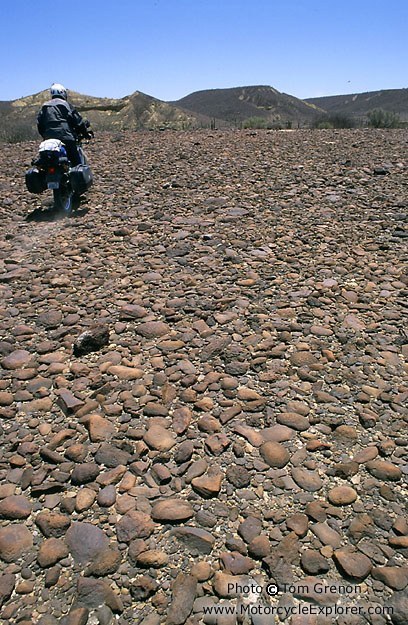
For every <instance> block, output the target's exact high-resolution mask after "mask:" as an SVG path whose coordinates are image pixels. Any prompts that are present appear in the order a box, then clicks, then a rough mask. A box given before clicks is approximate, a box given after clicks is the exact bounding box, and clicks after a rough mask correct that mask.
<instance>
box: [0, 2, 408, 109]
mask: <svg viewBox="0 0 408 625" xmlns="http://www.w3.org/2000/svg"><path fill="white" fill-rule="evenodd" d="M0 10H1V12H0V28H1V30H0V34H1V36H0V58H1V60H2V67H1V71H0V100H11V99H16V98H19V97H22V96H25V95H29V94H32V93H37V92H38V91H41V90H42V89H46V88H48V87H49V86H50V84H51V83H52V82H55V81H56V82H60V83H62V84H64V85H65V87H67V88H68V89H71V90H74V91H79V92H81V93H84V94H89V95H94V96H107V97H112V98H118V97H123V96H125V95H128V94H130V93H133V92H134V91H142V92H144V93H147V94H148V95H151V96H154V97H156V98H159V99H161V100H176V99H179V98H181V97H183V96H185V95H187V94H189V93H191V92H193V91H198V90H201V89H217V88H226V87H237V86H245V85H270V86H272V87H274V88H275V89H277V90H278V91H282V92H285V93H289V94H291V95H294V96H296V97H299V98H307V97H316V96H320V95H336V94H344V93H360V92H363V91H374V90H377V89H399V88H403V87H408V80H407V65H408V53H407V24H408V2H407V0H388V1H387V2H384V0H382V1H379V0H335V1H333V0H245V1H244V0H82V1H79V0H52V1H51V0H1V1H0Z"/></svg>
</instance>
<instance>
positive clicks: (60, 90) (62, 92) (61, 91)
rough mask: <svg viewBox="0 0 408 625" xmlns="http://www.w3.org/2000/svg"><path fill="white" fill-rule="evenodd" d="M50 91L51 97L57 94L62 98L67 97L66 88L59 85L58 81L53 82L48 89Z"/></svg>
mask: <svg viewBox="0 0 408 625" xmlns="http://www.w3.org/2000/svg"><path fill="white" fill-rule="evenodd" d="M50 93H51V97H52V98H55V96H59V97H60V98H63V99H64V100H66V99H67V90H66V89H65V87H63V86H62V85H59V84H58V83H54V84H53V85H52V87H51V89H50Z"/></svg>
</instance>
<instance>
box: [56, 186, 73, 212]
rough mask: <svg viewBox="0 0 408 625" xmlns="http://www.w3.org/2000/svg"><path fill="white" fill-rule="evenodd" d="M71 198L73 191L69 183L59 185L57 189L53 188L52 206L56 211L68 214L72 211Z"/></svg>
mask: <svg viewBox="0 0 408 625" xmlns="http://www.w3.org/2000/svg"><path fill="white" fill-rule="evenodd" d="M72 199H73V193H72V189H71V185H70V184H68V185H61V186H60V188H59V189H54V208H55V210H56V211H61V212H64V213H66V214H67V215H69V214H70V212H71V211H72Z"/></svg>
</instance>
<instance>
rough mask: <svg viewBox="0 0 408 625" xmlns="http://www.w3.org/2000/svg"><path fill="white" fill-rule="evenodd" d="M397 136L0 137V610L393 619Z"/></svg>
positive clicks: (401, 189) (151, 619)
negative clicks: (50, 152) (43, 154)
mask: <svg viewBox="0 0 408 625" xmlns="http://www.w3.org/2000/svg"><path fill="white" fill-rule="evenodd" d="M407 142H408V131H407V130H370V129H366V130H339V131H335V130H320V131H313V130H295V131H263V130H262V131H261V130H254V131H248V130H240V131H238V130H236V131H234V130H228V131H222V130H212V131H210V130H201V131H200V130H197V131H192V132H189V131H164V132H149V131H142V132H134V133H132V132H106V133H100V134H97V135H96V137H95V140H94V141H93V142H92V143H91V144H89V145H88V146H86V147H85V150H86V152H87V154H88V157H89V160H90V164H91V167H92V170H93V173H94V185H93V187H92V189H91V190H90V192H89V193H88V194H87V196H86V198H84V199H83V200H82V202H81V205H80V206H79V208H78V210H77V211H74V212H73V214H72V215H70V216H61V215H55V213H54V212H53V211H52V206H51V204H52V202H51V196H50V195H48V193H44V194H43V195H41V196H34V195H30V194H29V193H28V192H27V191H26V189H25V184H24V173H25V171H26V170H27V169H28V168H29V166H30V163H31V159H32V158H33V157H34V156H35V154H36V149H37V145H38V143H39V142H38V143H37V142H35V141H30V142H25V143H18V144H1V145H0V156H1V158H0V160H1V166H0V193H1V195H0V232H1V235H0V441H1V446H0V518H1V519H2V522H1V528H0V605H1V608H0V616H1V619H2V622H4V623H19V624H20V625H31V624H32V625H37V624H38V625H54V624H57V623H63V624H65V625H86V624H87V623H88V624H91V623H92V624H98V623H99V624H100V625H109V624H110V623H118V624H119V625H125V624H128V623H129V624H130V623H132V624H133V623H136V624H138V623H143V625H159V624H161V623H166V624H167V625H182V624H183V623H189V624H191V625H193V624H197V625H198V624H199V623H205V624H206V625H212V624H214V625H215V624H217V625H229V624H230V623H231V625H232V624H233V623H235V622H237V620H238V622H244V623H248V624H249V623H253V625H263V624H264V623H265V624H266V623H268V624H272V623H279V622H281V623H284V624H288V625H326V624H327V625H329V624H331V623H333V624H337V625H365V624H367V623H368V624H371V625H384V624H385V623H387V622H388V623H390V622H391V623H393V624H394V625H404V624H406V623H407V622H408V620H407V619H408V617H407V614H408V561H407V557H408V511H407V494H408V491H407V474H408V464H407V460H408V432H407V424H408V325H407V314H408V298H407V295H408V253H407V241H408V178H407V175H408V169H407ZM84 333H85V334H84ZM84 335H85V338H86V337H88V339H89V337H91V338H92V337H94V344H92V345H91V348H90V351H88V350H87V349H85V348H84V349H82V348H83V345H84V344H85V343H82V342H81V341H83V340H84ZM271 583H272V584H274V585H276V588H277V592H276V594H272V595H269V594H268V592H267V589H268V588H271V587H270V586H268V584H271ZM248 588H251V589H252V591H251V592H248ZM322 588H323V589H324V591H322V590H321V589H322ZM231 606H233V607H235V608H236V611H237V614H233V613H231V610H229V609H228V608H231ZM245 606H246V607H245ZM248 606H249V607H248ZM261 606H263V607H264V609H263V610H262V609H261ZM278 607H280V608H281V610H280V611H278V610H277V608H278ZM284 607H286V608H288V609H290V610H291V611H286V612H285V611H284V609H283V608H284ZM216 608H217V609H216ZM272 608H273V610H272ZM346 608H347V610H346ZM352 608H353V610H352ZM268 610H269V612H268ZM217 611H218V614H217Z"/></svg>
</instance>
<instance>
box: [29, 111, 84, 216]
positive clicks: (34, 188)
mask: <svg viewBox="0 0 408 625" xmlns="http://www.w3.org/2000/svg"><path fill="white" fill-rule="evenodd" d="M87 127H89V122H88V123H87ZM85 132H86V134H80V135H77V137H76V141H77V146H78V152H79V154H80V158H81V164H80V165H76V166H75V167H72V165H71V163H70V162H69V160H68V157H67V153H66V150H65V147H64V144H63V143H62V141H60V140H59V139H45V141H43V142H42V143H41V144H40V146H39V151H38V158H36V159H33V161H32V162H31V164H32V165H33V167H32V168H31V169H29V170H28V171H27V173H26V175H25V181H26V187H27V189H28V191H29V192H30V193H37V194H39V193H42V192H43V191H45V190H46V189H51V190H52V192H53V198H54V208H55V210H56V211H58V212H64V213H66V214H69V213H70V212H71V211H72V209H73V207H74V205H75V204H76V203H79V201H80V196H81V195H82V194H83V193H85V192H86V191H87V190H88V189H89V187H90V186H91V184H92V171H91V168H90V167H89V165H88V159H87V157H86V155H85V152H84V151H83V149H82V146H81V141H82V139H84V138H88V139H89V138H91V137H93V132H92V131H85Z"/></svg>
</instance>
